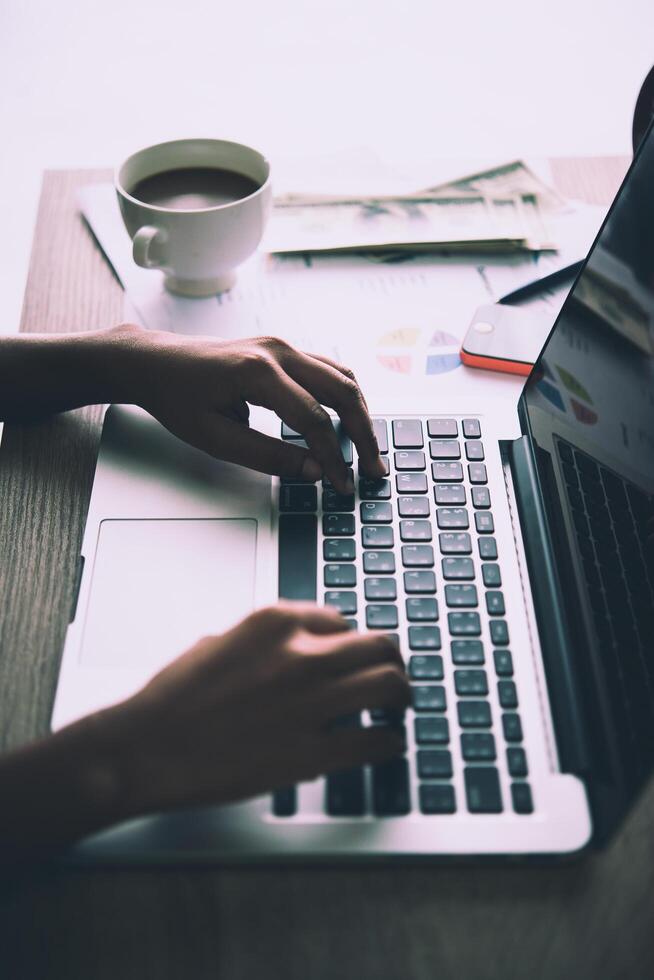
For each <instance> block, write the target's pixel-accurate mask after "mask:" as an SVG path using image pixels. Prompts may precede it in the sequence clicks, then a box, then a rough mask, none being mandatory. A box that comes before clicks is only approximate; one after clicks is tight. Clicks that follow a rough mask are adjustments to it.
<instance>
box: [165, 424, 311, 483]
mask: <svg viewBox="0 0 654 980" xmlns="http://www.w3.org/2000/svg"><path fill="white" fill-rule="evenodd" d="M176 434H177V435H181V436H182V437H183V438H184V439H185V440H186V442H189V443H190V444H191V445H192V446H196V447H197V448H198V449H202V450H203V452H205V453H209V455H210V456H215V457H216V459H224V460H225V461H226V462H228V463H238V464H239V465H240V466H247V467H249V468H250V469H252V470H256V471H257V472H258V473H270V474H273V475H275V476H281V477H287V478H289V479H291V480H304V481H308V482H309V483H315V482H316V480H319V479H320V478H321V476H322V473H323V469H322V466H321V465H320V463H319V462H318V460H317V459H316V458H315V457H314V456H312V454H311V453H310V452H309V451H308V450H307V449H305V448H304V446H298V445H296V444H295V443H294V442H291V441H287V442H284V441H283V440H281V439H275V438H273V436H267V435H265V434H264V433H263V432H259V431H258V430H257V429H250V428H249V427H246V426H245V425H243V424H242V423H239V422H236V421H234V419H228V418H225V416H223V415H214V414H209V413H207V415H205V416H202V417H200V418H198V419H196V420H195V424H194V426H193V429H192V430H188V431H185V432H184V433H176Z"/></svg>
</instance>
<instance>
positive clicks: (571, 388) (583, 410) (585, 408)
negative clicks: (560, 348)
mask: <svg viewBox="0 0 654 980" xmlns="http://www.w3.org/2000/svg"><path fill="white" fill-rule="evenodd" d="M541 367H542V369H543V377H542V378H541V379H540V381H538V383H537V385H536V387H537V388H538V390H539V391H540V393H541V395H543V397H544V398H546V399H547V401H548V402H549V403H550V405H554V407H555V408H556V409H558V410H559V412H564V413H565V412H566V411H567V409H566V406H565V401H564V398H563V392H562V391H561V385H563V389H564V392H565V391H567V393H568V396H569V399H570V408H571V409H572V413H573V415H574V417H575V418H576V419H577V421H578V422H581V423H582V424H583V425H595V424H596V423H597V412H596V411H595V410H594V408H592V407H591V406H592V405H593V404H594V403H593V399H592V397H591V395H590V394H589V392H588V390H587V389H586V388H585V387H584V385H583V384H582V383H581V381H580V380H579V378H576V377H575V376H574V374H571V373H570V371H568V370H567V369H566V368H563V367H561V366H560V365H559V364H556V365H555V367H556V373H557V374H558V380H557V378H556V376H555V375H554V373H553V372H552V371H551V369H550V368H549V367H548V365H547V363H546V362H545V361H543V362H542V364H541Z"/></svg>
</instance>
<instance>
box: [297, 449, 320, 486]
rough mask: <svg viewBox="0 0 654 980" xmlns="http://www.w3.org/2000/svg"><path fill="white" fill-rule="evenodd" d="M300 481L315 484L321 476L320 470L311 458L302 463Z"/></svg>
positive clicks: (318, 464) (308, 457) (318, 465)
mask: <svg viewBox="0 0 654 980" xmlns="http://www.w3.org/2000/svg"><path fill="white" fill-rule="evenodd" d="M301 476H302V479H303V480H307V481H309V482H310V483H315V482H316V481H317V480H319V479H320V477H321V476H322V468H321V466H320V463H317V462H316V460H315V459H312V458H311V456H307V457H306V458H305V460H304V462H303V463H302V473H301Z"/></svg>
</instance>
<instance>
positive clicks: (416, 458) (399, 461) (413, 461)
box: [394, 449, 427, 471]
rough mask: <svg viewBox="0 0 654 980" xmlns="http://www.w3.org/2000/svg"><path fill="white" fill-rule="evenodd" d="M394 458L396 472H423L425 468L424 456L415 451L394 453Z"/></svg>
mask: <svg viewBox="0 0 654 980" xmlns="http://www.w3.org/2000/svg"><path fill="white" fill-rule="evenodd" d="M394 458H395V469H396V470H400V471H404V470H424V469H426V467H427V463H426V462H425V454H424V453H423V452H421V451H420V450H417V449H414V450H412V451H406V450H405V451H404V452H401V453H395V457H394Z"/></svg>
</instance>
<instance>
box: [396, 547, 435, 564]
mask: <svg viewBox="0 0 654 980" xmlns="http://www.w3.org/2000/svg"><path fill="white" fill-rule="evenodd" d="M402 564H403V565H404V567H405V568H423V567H424V568H433V567H434V549H433V548H432V546H431V545H430V544H405V545H402Z"/></svg>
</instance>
